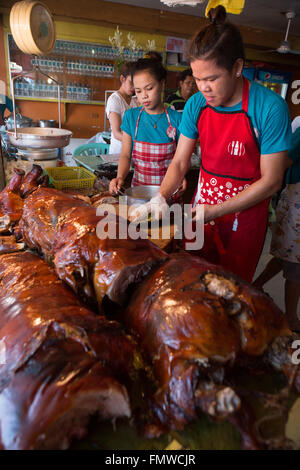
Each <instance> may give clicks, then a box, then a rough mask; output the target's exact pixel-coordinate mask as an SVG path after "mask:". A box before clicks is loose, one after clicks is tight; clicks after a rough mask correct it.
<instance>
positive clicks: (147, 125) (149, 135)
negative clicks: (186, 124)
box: [121, 108, 182, 144]
mask: <svg viewBox="0 0 300 470" xmlns="http://www.w3.org/2000/svg"><path fill="white" fill-rule="evenodd" d="M140 111H141V108H132V109H128V110H127V111H126V112H125V114H124V116H123V121H122V125H121V129H122V131H124V132H126V134H129V135H130V136H131V138H132V141H133V140H134V136H135V128H136V123H137V120H138V116H139V114H140ZM168 114H169V119H170V122H171V125H172V126H173V127H175V128H176V137H175V139H176V142H178V139H179V124H180V121H181V115H182V113H178V112H177V111H175V110H174V109H171V108H168ZM154 125H156V126H157V127H156V129H155V128H154ZM168 127H169V123H168V119H167V115H166V113H165V112H163V113H161V114H149V113H147V112H146V111H145V110H143V112H142V114H141V117H140V122H139V126H138V131H137V136H136V140H138V141H140V142H150V143H155V144H165V143H168V142H172V140H173V139H171V138H170V137H168V136H167V129H168Z"/></svg>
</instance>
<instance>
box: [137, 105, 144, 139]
mask: <svg viewBox="0 0 300 470" xmlns="http://www.w3.org/2000/svg"><path fill="white" fill-rule="evenodd" d="M144 109H145V108H144V107H143V108H142V109H141V110H140V114H139V116H138V118H137V121H136V126H135V133H134V140H136V135H137V131H138V127H139V122H140V117H141V114H142V112H143V111H144Z"/></svg>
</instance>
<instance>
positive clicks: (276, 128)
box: [180, 82, 292, 155]
mask: <svg viewBox="0 0 300 470" xmlns="http://www.w3.org/2000/svg"><path fill="white" fill-rule="evenodd" d="M205 105H206V100H205V98H204V97H203V95H202V93H201V92H200V91H199V92H198V93H196V94H195V95H193V96H191V98H190V99H189V100H188V101H187V103H186V105H185V108H184V110H183V115H182V120H181V124H180V132H181V134H183V135H184V136H185V137H189V138H190V139H197V138H198V129H197V121H198V116H199V113H200V110H201V108H203V107H204V106H205ZM215 109H216V110H218V111H222V112H232V111H238V110H240V109H242V102H240V103H238V104H237V105H235V106H230V107H223V106H219V107H216V108H215ZM247 114H248V116H249V118H250V120H251V123H252V125H253V127H254V131H255V134H256V137H257V140H258V143H259V145H260V153H261V155H267V154H270V153H276V152H281V151H284V150H288V149H289V148H290V146H291V136H292V133H291V118H290V113H289V109H288V105H287V103H286V101H285V100H284V99H283V98H281V96H279V95H278V94H277V93H275V92H274V91H272V90H269V89H268V88H266V87H264V86H262V85H260V84H259V83H257V82H251V86H250V89H249V103H248V113H247ZM200 147H201V142H200Z"/></svg>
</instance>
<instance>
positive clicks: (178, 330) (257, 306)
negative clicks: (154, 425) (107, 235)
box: [122, 254, 290, 428]
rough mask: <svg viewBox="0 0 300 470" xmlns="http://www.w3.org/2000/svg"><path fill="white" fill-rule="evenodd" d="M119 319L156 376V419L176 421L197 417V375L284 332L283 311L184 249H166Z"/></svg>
mask: <svg viewBox="0 0 300 470" xmlns="http://www.w3.org/2000/svg"><path fill="white" fill-rule="evenodd" d="M122 321H124V322H125V324H126V325H127V327H129V328H130V329H131V331H132V332H133V333H134V334H135V335H136V337H137V340H138V343H139V345H140V346H141V349H142V350H143V351H144V354H145V355H146V357H147V359H148V361H149V362H150V364H151V365H152V367H153V370H154V376H155V378H156V380H157V383H158V392H157V396H156V400H155V404H154V407H155V408H156V409H155V413H156V415H157V416H158V417H159V419H160V421H161V422H162V423H163V424H164V425H166V427H167V428H168V427H171V428H182V427H183V426H184V425H185V424H187V423H188V422H189V421H191V420H193V419H196V418H197V409H196V408H197V403H196V401H197V400H196V399H195V391H196V389H197V386H198V383H199V381H200V380H201V379H202V378H205V377H208V376H209V373H211V372H213V371H215V370H216V369H218V368H220V369H221V368H224V367H232V366H234V365H235V364H237V363H238V362H239V360H242V358H243V357H244V358H245V357H253V359H255V358H256V357H258V356H260V355H262V354H263V353H264V351H265V350H266V349H267V348H268V346H269V345H270V343H271V342H272V340H273V339H274V338H275V337H278V336H284V335H286V334H289V333H290V330H289V328H288V325H287V322H286V319H285V316H284V315H283V313H282V312H281V311H280V310H279V308H278V307H277V306H276V305H275V304H274V303H273V301H272V300H271V299H270V298H269V297H267V296H266V295H265V294H263V293H261V292H259V291H257V290H256V289H253V288H252V286H251V285H250V284H247V283H246V282H244V281H241V280H239V279H238V278H237V277H235V276H234V275H231V274H230V273H228V272H225V271H224V270H222V268H220V267H217V266H214V265H211V264H209V263H207V262H206V261H204V260H203V259H201V258H199V257H193V256H191V255H188V254H174V255H170V258H169V260H167V261H166V262H165V263H164V264H163V265H162V266H161V267H160V268H158V269H157V270H156V271H155V272H153V273H151V274H149V275H148V276H147V278H146V279H145V280H144V282H143V283H142V284H141V285H140V286H139V287H138V289H137V290H136V292H135V293H134V295H133V296H132V299H131V302H130V303H129V305H128V307H127V309H126V311H125V312H124V315H123V318H122Z"/></svg>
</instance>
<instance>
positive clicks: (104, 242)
mask: <svg viewBox="0 0 300 470" xmlns="http://www.w3.org/2000/svg"><path fill="white" fill-rule="evenodd" d="M103 217H104V216H97V215H96V209H95V208H93V207H92V206H90V204H88V203H86V202H85V201H83V200H81V199H79V198H75V197H74V196H72V195H68V194H64V193H63V192H61V191H58V190H55V189H51V188H39V189H38V190H37V191H35V192H34V193H33V194H32V195H31V196H29V197H28V198H27V199H26V201H25V204H24V210H23V217H22V219H21V221H20V229H21V232H22V235H23V238H24V241H25V242H26V244H27V245H28V246H29V247H30V248H37V249H38V250H39V251H40V252H42V253H43V254H44V255H45V257H46V259H47V260H51V261H52V262H53V263H54V266H55V269H56V273H57V274H58V276H59V277H60V279H63V280H64V281H65V282H67V283H68V284H69V285H70V286H71V287H72V289H73V290H74V291H75V292H77V293H78V294H80V295H81V296H82V297H83V298H85V299H86V300H87V301H89V300H95V298H96V299H97V301H98V304H99V305H100V306H101V302H102V300H103V298H104V297H105V296H107V297H108V298H109V299H110V300H112V301H113V302H116V303H119V304H120V305H121V304H123V303H124V302H125V300H126V290H127V288H128V286H129V285H130V284H133V283H135V282H138V281H139V280H141V279H142V278H143V277H144V276H145V275H146V274H147V273H148V272H149V270H150V269H151V268H152V267H153V266H155V265H157V264H158V263H160V262H162V260H164V259H166V257H167V255H166V253H165V252H163V251H162V250H160V249H159V248H158V247H156V246H155V245H154V244H152V243H151V242H149V241H148V240H142V239H138V240H132V239H130V238H129V237H127V238H126V239H118V236H117V237H116V238H115V239H112V238H106V239H100V238H99V236H98V235H97V224H98V223H99V222H100V221H101V220H102V219H103ZM116 221H117V224H118V223H119V222H118V221H119V219H118V217H116ZM116 233H117V234H118V226H116Z"/></svg>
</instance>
